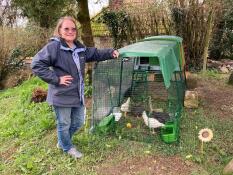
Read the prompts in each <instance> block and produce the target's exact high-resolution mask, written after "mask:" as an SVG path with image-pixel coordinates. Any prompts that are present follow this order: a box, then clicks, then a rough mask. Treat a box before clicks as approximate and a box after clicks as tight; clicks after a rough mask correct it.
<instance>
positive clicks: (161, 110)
mask: <svg viewBox="0 0 233 175" xmlns="http://www.w3.org/2000/svg"><path fill="white" fill-rule="evenodd" d="M148 103H149V109H150V113H152V112H163V109H162V108H157V109H154V108H153V106H152V100H151V96H149V100H148Z"/></svg>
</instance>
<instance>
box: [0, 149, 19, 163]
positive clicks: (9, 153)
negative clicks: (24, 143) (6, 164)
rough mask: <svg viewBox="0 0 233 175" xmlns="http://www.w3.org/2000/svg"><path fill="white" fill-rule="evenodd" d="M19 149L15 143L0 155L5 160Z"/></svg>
mask: <svg viewBox="0 0 233 175" xmlns="http://www.w3.org/2000/svg"><path fill="white" fill-rule="evenodd" d="M16 151H17V147H16V146H15V145H13V146H11V147H9V148H8V149H7V150H5V151H3V152H0V157H1V159H2V160H3V161H7V160H9V159H10V158H11V157H12V155H13V154H14V153H15V152H16Z"/></svg>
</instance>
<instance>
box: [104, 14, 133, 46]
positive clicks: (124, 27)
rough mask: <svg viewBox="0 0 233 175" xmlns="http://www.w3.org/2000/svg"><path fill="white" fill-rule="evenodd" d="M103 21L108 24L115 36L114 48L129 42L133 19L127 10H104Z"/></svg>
mask: <svg viewBox="0 0 233 175" xmlns="http://www.w3.org/2000/svg"><path fill="white" fill-rule="evenodd" d="M101 21H102V22H103V23H104V24H106V25H107V26H108V29H109V31H110V34H111V35H112V37H113V45H114V48H120V47H122V46H123V44H124V43H125V42H126V43H129V41H130V38H129V35H128V34H129V33H130V25H131V20H130V17H129V16H128V15H127V13H126V12H125V11H123V10H122V11H117V12H116V11H104V12H103V15H102V17H101Z"/></svg>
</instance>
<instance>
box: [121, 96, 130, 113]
mask: <svg viewBox="0 0 233 175" xmlns="http://www.w3.org/2000/svg"><path fill="white" fill-rule="evenodd" d="M129 105H130V97H128V99H127V101H126V102H125V103H123V104H122V105H121V111H122V112H124V116H126V115H127V112H130V106H129Z"/></svg>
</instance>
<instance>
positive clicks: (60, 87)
mask: <svg viewBox="0 0 233 175" xmlns="http://www.w3.org/2000/svg"><path fill="white" fill-rule="evenodd" d="M77 36H78V31H77V26H76V21H75V19H74V18H72V17H69V16H65V17H62V18H60V19H59V21H58V23H57V26H56V28H55V30H54V37H53V38H51V39H50V41H49V42H48V43H47V44H46V45H45V46H44V47H43V48H42V49H41V50H40V51H39V52H38V53H37V54H36V55H35V56H34V58H33V60H32V64H31V68H32V71H33V73H34V74H35V75H37V76H38V77H40V78H41V79H42V80H43V81H45V82H47V83H48V84H49V87H48V94H47V102H48V103H49V104H50V105H52V106H53V109H54V111H55V114H56V123H57V137H58V143H57V147H59V148H61V149H62V150H63V151H64V152H66V153H68V154H69V155H71V156H72V157H74V158H81V157H82V156H83V155H82V153H81V152H79V151H78V150H77V149H76V148H75V146H74V145H73V144H72V136H73V135H74V133H75V132H76V131H77V130H79V129H80V128H81V127H82V125H83V124H84V121H85V116H84V115H85V114H84V109H85V107H84V106H85V104H84V75H85V63H86V62H91V61H104V60H108V59H114V58H117V57H118V56H119V52H118V51H117V50H114V49H110V48H108V49H97V48H95V47H85V46H84V45H83V44H81V43H80V42H79V41H78V40H77Z"/></svg>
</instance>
